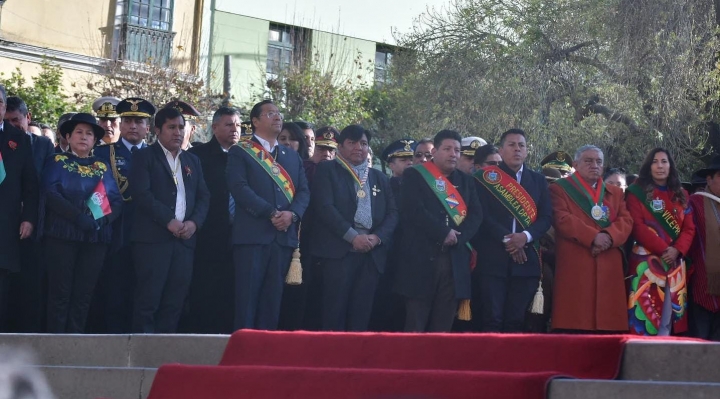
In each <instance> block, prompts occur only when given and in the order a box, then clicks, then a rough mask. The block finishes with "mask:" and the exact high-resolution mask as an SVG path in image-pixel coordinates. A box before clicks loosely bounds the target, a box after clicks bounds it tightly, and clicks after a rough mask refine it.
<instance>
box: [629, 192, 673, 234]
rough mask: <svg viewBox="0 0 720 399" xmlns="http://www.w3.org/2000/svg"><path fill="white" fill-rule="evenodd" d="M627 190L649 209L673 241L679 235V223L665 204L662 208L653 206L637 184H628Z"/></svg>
mask: <svg viewBox="0 0 720 399" xmlns="http://www.w3.org/2000/svg"><path fill="white" fill-rule="evenodd" d="M627 191H628V192H630V194H632V195H634V196H635V197H637V199H639V200H640V202H642V203H643V204H644V205H645V208H647V210H648V211H650V214H651V215H653V217H654V218H655V220H656V221H657V222H658V223H660V227H662V229H663V230H664V231H665V232H666V233H667V234H668V235H669V236H670V238H671V239H672V240H673V241H675V240H676V239H677V238H678V236H679V235H680V224H679V223H678V221H677V220H675V217H674V216H673V215H672V213H670V211H669V210H668V207H667V206H663V207H662V209H657V208H655V207H654V206H653V201H652V200H651V201H648V200H647V194H646V193H645V191H644V190H643V189H642V187H640V186H639V185H637V184H632V185H630V187H628V188H627Z"/></svg>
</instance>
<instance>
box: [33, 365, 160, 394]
mask: <svg viewBox="0 0 720 399" xmlns="http://www.w3.org/2000/svg"><path fill="white" fill-rule="evenodd" d="M39 369H40V371H42V372H43V373H44V374H45V377H46V379H47V382H48V385H50V389H52V392H53V393H54V394H55V398H56V399H100V398H108V399H145V398H147V396H148V394H149V393H150V387H151V386H152V382H153V379H154V378H155V373H156V371H157V369H154V368H139V367H67V366H41V367H39Z"/></svg>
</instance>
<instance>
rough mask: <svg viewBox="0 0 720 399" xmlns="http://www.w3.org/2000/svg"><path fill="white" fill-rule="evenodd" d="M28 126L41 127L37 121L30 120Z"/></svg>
mask: <svg viewBox="0 0 720 399" xmlns="http://www.w3.org/2000/svg"><path fill="white" fill-rule="evenodd" d="M30 126H35V127H36V128H38V129H42V127H41V126H40V124H39V123H37V122H35V121H31V122H30V123H28V127H30Z"/></svg>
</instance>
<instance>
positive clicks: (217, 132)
mask: <svg viewBox="0 0 720 399" xmlns="http://www.w3.org/2000/svg"><path fill="white" fill-rule="evenodd" d="M241 121H242V119H241V118H240V113H239V111H238V110H237V109H235V108H228V107H221V108H220V109H218V110H217V111H215V114H214V115H213V121H212V130H213V137H212V139H210V141H208V142H207V143H205V144H203V145H202V146H198V147H196V146H193V148H191V149H190V151H189V152H190V153H192V154H195V155H196V156H197V157H198V158H199V159H200V164H201V165H202V168H203V174H204V177H205V182H206V183H207V187H208V190H209V191H210V208H209V210H208V214H207V219H206V220H205V225H204V226H203V228H202V229H201V230H200V231H198V233H197V236H198V238H197V247H196V249H195V266H194V267H193V278H192V283H191V284H190V296H189V301H188V302H189V306H190V314H189V318H190V320H189V323H188V324H189V325H188V329H189V330H190V332H193V333H202V334H229V333H231V332H232V331H233V316H234V312H233V301H234V300H235V296H234V295H233V291H234V288H235V284H234V276H235V272H234V270H233V262H232V248H231V246H230V233H231V231H232V218H233V217H234V216H235V215H234V211H235V201H234V200H233V199H232V197H231V196H230V192H229V191H228V186H227V180H226V179H225V169H226V168H227V159H228V150H229V149H230V148H231V147H232V146H234V145H235V144H237V142H238V140H239V139H240V124H241ZM231 212H232V213H231Z"/></svg>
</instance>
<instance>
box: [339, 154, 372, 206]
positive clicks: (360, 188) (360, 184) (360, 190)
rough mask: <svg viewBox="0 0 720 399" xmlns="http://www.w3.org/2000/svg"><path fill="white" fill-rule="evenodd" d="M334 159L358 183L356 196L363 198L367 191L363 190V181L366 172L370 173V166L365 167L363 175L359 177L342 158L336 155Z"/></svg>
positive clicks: (365, 179)
mask: <svg viewBox="0 0 720 399" xmlns="http://www.w3.org/2000/svg"><path fill="white" fill-rule="evenodd" d="M335 160H336V161H337V162H338V163H339V164H340V166H342V167H343V169H345V170H347V172H348V173H350V176H352V178H353V180H355V183H356V184H357V185H358V191H357V196H358V198H365V196H366V195H367V193H366V192H365V182H366V181H367V178H368V174H369V173H370V166H368V167H367V168H365V176H364V177H363V178H362V179H361V178H360V176H358V174H357V173H355V171H354V170H353V168H352V167H351V166H350V165H349V164H348V163H347V161H345V160H344V159H342V157H340V156H336V157H335Z"/></svg>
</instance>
